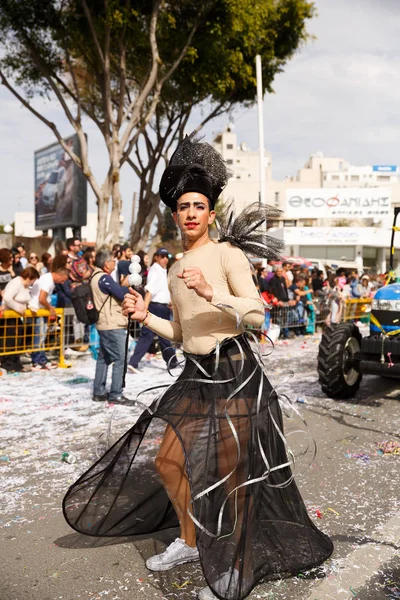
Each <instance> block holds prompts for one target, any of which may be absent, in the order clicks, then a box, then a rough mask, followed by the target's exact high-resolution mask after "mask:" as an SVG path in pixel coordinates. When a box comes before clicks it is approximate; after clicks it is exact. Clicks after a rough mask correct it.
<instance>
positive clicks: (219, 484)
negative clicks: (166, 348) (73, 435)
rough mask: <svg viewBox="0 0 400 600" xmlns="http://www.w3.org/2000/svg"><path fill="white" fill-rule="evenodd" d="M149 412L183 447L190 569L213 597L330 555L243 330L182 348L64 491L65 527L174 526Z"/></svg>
mask: <svg viewBox="0 0 400 600" xmlns="http://www.w3.org/2000/svg"><path fill="white" fill-rule="evenodd" d="M159 419H162V420H163V421H164V422H166V423H168V424H169V425H170V426H171V427H172V428H173V429H174V431H175V433H176V434H177V436H178V438H179V440H180V442H181V444H182V449H183V452H184V456H185V467H186V472H187V475H188V479H189V482H190V488H191V495H192V496H191V497H192V507H191V512H192V517H193V519H194V522H195V524H196V536H197V547H198V549H199V553H200V560H201V565H202V568H203V572H204V576H205V579H206V581H207V583H208V585H209V586H210V587H211V589H212V591H213V593H214V594H215V595H216V596H217V597H218V598H221V599H222V600H242V599H243V598H245V597H246V596H247V595H248V594H249V593H250V592H251V590H252V588H253V587H254V586H255V585H256V583H257V582H258V581H259V580H260V579H262V578H266V579H268V578H276V577H278V576H284V575H289V574H292V573H293V574H295V573H298V571H299V570H301V569H310V568H312V567H315V566H317V565H319V564H320V563H322V562H323V561H324V560H326V559H327V558H328V557H329V556H330V555H331V553H332V550H333V545H332V542H331V540H330V539H329V538H328V537H327V536H326V535H325V534H324V533H322V532H321V531H319V530H318V529H317V527H316V526H315V525H314V523H313V522H312V521H311V519H310V518H309V516H308V514H307V510H306V508H305V506H304V503H303V500H302V498H301V495H300V493H299V490H298V489H297V486H296V484H295V482H294V480H293V477H292V472H291V468H290V462H289V460H288V448H287V445H286V440H285V438H284V436H283V423H282V412H281V409H280V405H279V402H278V398H277V395H276V393H275V391H274V390H273V388H272V386H271V384H270V383H269V381H268V379H267V377H266V376H265V373H264V371H263V368H262V366H261V365H260V362H259V360H258V358H257V356H256V354H255V353H254V352H253V350H252V348H251V346H250V343H249V341H248V338H247V336H246V334H243V335H240V336H237V337H235V338H231V339H228V340H224V342H222V344H221V345H220V346H219V348H217V350H216V351H214V352H212V353H210V354H208V355H202V356H199V355H190V354H187V355H186V365H185V368H184V370H183V372H182V374H181V375H180V376H179V378H178V379H177V380H176V381H175V383H174V384H173V385H172V386H170V387H169V388H168V389H167V390H166V392H164V394H163V395H162V396H161V397H160V398H158V399H157V400H155V401H154V402H153V404H152V405H151V406H150V407H149V409H148V410H145V411H144V412H143V413H142V414H141V416H140V417H139V419H138V421H137V422H136V423H135V425H134V426H133V427H132V428H131V429H130V430H129V431H127V432H126V433H125V434H124V435H123V436H122V437H121V438H120V439H119V440H118V441H117V442H116V443H115V444H114V445H113V446H112V447H111V448H110V449H109V450H108V451H107V452H106V453H105V454H104V456H102V458H100V459H99V460H98V461H97V462H96V463H95V464H94V465H93V466H92V467H91V468H90V469H89V470H88V471H86V473H84V474H83V475H82V476H81V477H80V478H79V479H78V481H77V482H76V483H74V484H73V485H72V486H71V487H70V489H69V490H68V492H67V494H66V496H65V498H64V503H63V509H64V516H65V518H66V520H67V521H68V523H69V524H70V525H71V527H73V528H74V529H75V530H77V531H79V532H80V533H84V534H87V535H93V536H127V535H137V534H144V533H148V534H150V533H152V532H155V531H158V530H161V529H166V528H170V527H176V526H177V525H178V519H177V516H176V513H175V511H174V508H173V506H172V504H171V502H170V500H169V498H168V495H167V493H166V491H165V489H164V487H163V485H162V483H161V480H160V478H159V476H158V474H157V471H156V469H155V466H154V456H155V453H156V451H157V445H158V444H159V441H160V438H159V432H158V437H157V432H156V434H155V433H154V431H153V432H152V428H153V427H154V426H155V427H156V428H157V423H158V427H159V424H160V421H159ZM154 440H156V444H154Z"/></svg>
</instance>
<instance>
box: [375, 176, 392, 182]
mask: <svg viewBox="0 0 400 600" xmlns="http://www.w3.org/2000/svg"><path fill="white" fill-rule="evenodd" d="M377 180H378V181H390V175H378V177H377Z"/></svg>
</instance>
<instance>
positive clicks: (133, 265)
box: [129, 262, 142, 273]
mask: <svg viewBox="0 0 400 600" xmlns="http://www.w3.org/2000/svg"><path fill="white" fill-rule="evenodd" d="M141 270H142V267H141V266H140V265H139V263H137V262H134V263H131V264H130V265H129V273H140V271H141Z"/></svg>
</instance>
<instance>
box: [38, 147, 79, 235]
mask: <svg viewBox="0 0 400 600" xmlns="http://www.w3.org/2000/svg"><path fill="white" fill-rule="evenodd" d="M65 142H66V143H67V144H68V146H70V147H71V148H72V150H73V151H74V152H75V154H77V155H78V156H80V155H81V152H80V143H79V139H78V136H77V135H73V136H71V137H69V138H66V139H65ZM86 212H87V181H86V177H85V176H84V175H83V173H82V171H81V170H80V169H79V168H78V167H77V166H76V165H75V163H74V162H73V160H72V159H71V158H70V156H69V155H68V153H67V152H65V150H64V149H63V148H62V147H61V146H60V144H58V143H56V144H52V145H51V146H47V147H46V148H42V149H41V150H37V151H36V152H35V228H36V229H40V230H43V229H54V228H55V227H57V228H58V227H82V226H83V225H86Z"/></svg>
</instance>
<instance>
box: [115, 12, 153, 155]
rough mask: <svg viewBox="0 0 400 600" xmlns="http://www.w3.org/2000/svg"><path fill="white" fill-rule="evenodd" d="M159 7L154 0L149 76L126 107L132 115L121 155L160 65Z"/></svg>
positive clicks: (150, 32) (124, 135) (122, 140)
mask: <svg viewBox="0 0 400 600" xmlns="http://www.w3.org/2000/svg"><path fill="white" fill-rule="evenodd" d="M160 7H161V0H156V2H155V3H154V8H153V12H152V14H151V20H150V30H149V40H150V48H151V56H152V65H151V69H150V73H149V76H148V78H147V81H146V83H145V85H144V86H143V89H142V90H141V92H140V94H139V95H138V96H137V97H136V98H135V103H134V105H133V104H131V105H130V106H129V107H128V110H127V111H126V112H127V114H128V115H129V114H130V113H132V114H131V115H130V121H129V124H128V125H127V127H126V129H125V131H124V133H123V135H122V138H121V141H120V151H121V153H122V152H124V150H125V147H126V145H127V144H128V141H129V138H130V135H131V133H132V131H133V129H134V127H136V126H137V124H138V122H139V118H140V115H141V112H142V107H143V105H144V103H145V101H146V99H147V97H148V95H149V94H150V91H151V90H152V89H153V87H154V84H155V82H156V80H157V73H158V68H159V63H160V55H159V53H158V44H157V36H156V31H157V22H158V15H159V12H160ZM160 91H161V87H159V90H158V97H157V101H156V102H155V106H157V102H158V99H159V95H160ZM156 93H157V88H156ZM155 95H156V94H155ZM153 104H154V98H153V102H152V105H153ZM154 109H155V108H154ZM153 114H154V111H153V112H152V114H151V117H152V116H153ZM151 117H150V119H151ZM150 119H148V120H147V121H146V125H147V123H148V122H149V121H150ZM143 129H144V127H141V130H143ZM136 139H137V138H136ZM134 143H135V142H133V144H134ZM133 144H131V143H129V152H128V154H127V153H126V152H124V156H125V159H124V161H123V162H125V160H126V155H127V156H129V153H130V151H131V150H132V147H133ZM121 164H122V163H121Z"/></svg>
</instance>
